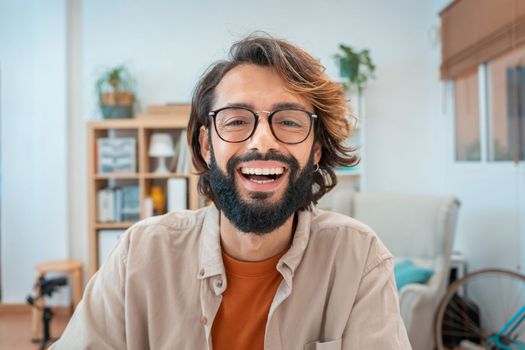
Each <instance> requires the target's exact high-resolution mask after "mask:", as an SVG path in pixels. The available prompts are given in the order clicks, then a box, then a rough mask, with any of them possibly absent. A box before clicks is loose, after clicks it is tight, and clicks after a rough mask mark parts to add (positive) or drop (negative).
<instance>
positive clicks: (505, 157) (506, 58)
mask: <svg viewBox="0 0 525 350" xmlns="http://www.w3.org/2000/svg"><path fill="white" fill-rule="evenodd" d="M488 68H489V70H488V79H489V81H488V84H489V88H488V92H489V109H488V114H489V115H488V118H489V147H488V151H489V154H488V159H489V160H490V161H509V160H513V159H518V158H519V159H521V160H524V159H525V142H524V141H525V120H524V119H525V117H524V116H525V47H522V48H520V49H517V50H514V51H512V52H510V53H508V54H505V55H503V56H500V57H498V58H497V59H495V60H493V61H491V62H490V64H489V66H488Z"/></svg>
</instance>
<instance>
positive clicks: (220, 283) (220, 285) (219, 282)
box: [215, 280, 222, 288]
mask: <svg viewBox="0 0 525 350" xmlns="http://www.w3.org/2000/svg"><path fill="white" fill-rule="evenodd" d="M215 285H216V286H217V287H218V288H221V287H222V280H218V281H217V282H215Z"/></svg>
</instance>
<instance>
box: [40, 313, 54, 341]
mask: <svg viewBox="0 0 525 350" xmlns="http://www.w3.org/2000/svg"><path fill="white" fill-rule="evenodd" d="M51 318H53V311H51V308H50V307H48V306H46V307H45V308H44V311H43V313H42V326H43V334H42V342H41V343H40V350H45V349H46V345H47V343H48V342H49V341H50V340H51V332H50V330H49V324H50V323H51Z"/></svg>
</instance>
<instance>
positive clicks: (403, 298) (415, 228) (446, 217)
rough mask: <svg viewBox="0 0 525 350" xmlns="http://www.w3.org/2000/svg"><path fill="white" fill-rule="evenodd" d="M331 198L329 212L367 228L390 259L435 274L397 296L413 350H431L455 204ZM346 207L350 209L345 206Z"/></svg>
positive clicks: (434, 199)
mask: <svg viewBox="0 0 525 350" xmlns="http://www.w3.org/2000/svg"><path fill="white" fill-rule="evenodd" d="M348 198H349V197H348V194H346V195H344V196H335V197H334V201H333V202H332V209H333V210H334V211H340V212H342V213H344V214H347V215H350V216H352V217H354V218H356V219H357V220H359V221H362V222H363V223H365V224H367V225H369V226H370V227H372V229H374V231H375V232H376V233H377V234H378V236H379V237H380V238H381V240H382V241H383V242H384V243H385V245H386V246H387V247H388V249H389V250H390V251H391V252H392V254H393V255H394V259H395V261H400V260H403V259H410V260H412V261H413V262H414V264H415V265H419V266H423V267H430V268H432V269H433V270H434V273H433V275H432V277H431V278H430V280H429V281H428V282H427V283H426V284H408V285H406V286H404V287H403V288H402V289H401V290H400V291H399V302H400V308H401V317H402V318H403V321H404V323H405V326H406V328H407V331H408V336H409V339H410V343H411V344H412V348H413V349H414V350H429V349H433V348H434V341H433V328H432V326H433V319H434V312H435V310H436V308H437V306H438V304H439V301H440V300H441V298H442V296H443V295H444V293H445V290H446V288H447V285H448V278H449V272H450V255H451V252H452V243H453V239H454V232H455V227H456V218H457V214H458V209H459V201H458V200H457V199H456V198H454V197H442V196H424V195H408V194H387V193H355V194H353V195H352V200H351V201H349V199H348ZM349 202H350V205H349Z"/></svg>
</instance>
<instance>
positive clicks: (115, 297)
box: [49, 233, 129, 350]
mask: <svg viewBox="0 0 525 350" xmlns="http://www.w3.org/2000/svg"><path fill="white" fill-rule="evenodd" d="M128 243H129V235H128V233H126V234H124V235H123V236H122V237H121V239H120V241H119V243H118V244H117V246H116V247H115V248H114V249H113V250H112V251H111V253H110V254H109V255H108V258H107V260H106V262H105V263H104V264H103V265H102V267H101V268H100V270H99V271H98V272H97V273H95V275H93V277H92V278H91V280H90V281H89V283H88V284H87V286H86V289H85V291H84V295H83V297H82V300H81V301H80V303H79V304H78V306H77V307H76V309H75V312H74V314H73V316H72V318H71V320H70V321H69V323H68V325H67V327H66V329H65V330H64V333H63V334H62V336H61V337H60V338H59V340H58V341H57V342H56V343H54V344H53V345H52V346H51V347H50V348H49V349H51V350H62V349H64V350H66V349H67V350H70V349H97V350H106V349H107V350H110V349H111V350H115V349H126V331H125V318H124V290H125V279H126V268H125V267H126V259H127V247H128Z"/></svg>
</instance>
